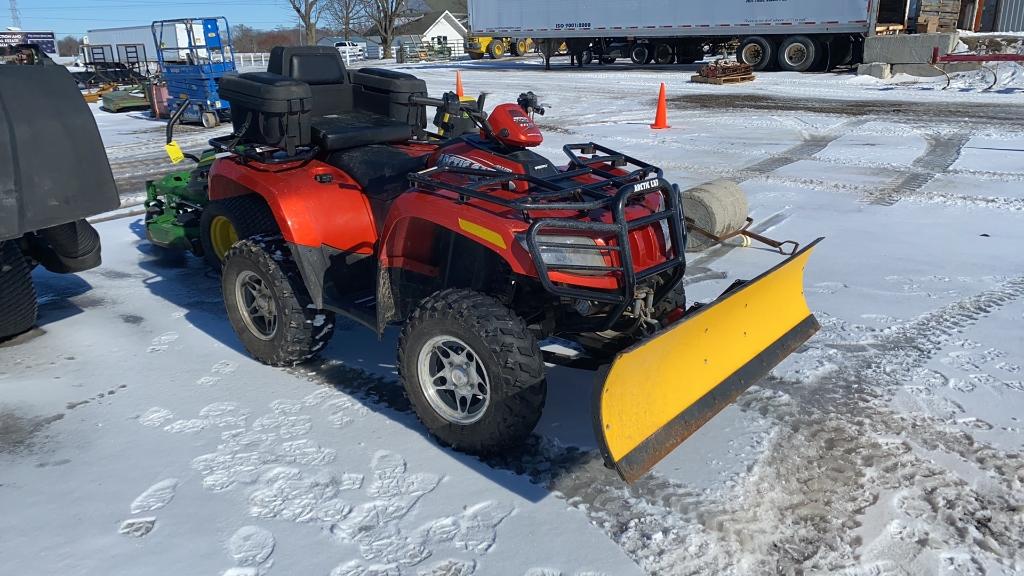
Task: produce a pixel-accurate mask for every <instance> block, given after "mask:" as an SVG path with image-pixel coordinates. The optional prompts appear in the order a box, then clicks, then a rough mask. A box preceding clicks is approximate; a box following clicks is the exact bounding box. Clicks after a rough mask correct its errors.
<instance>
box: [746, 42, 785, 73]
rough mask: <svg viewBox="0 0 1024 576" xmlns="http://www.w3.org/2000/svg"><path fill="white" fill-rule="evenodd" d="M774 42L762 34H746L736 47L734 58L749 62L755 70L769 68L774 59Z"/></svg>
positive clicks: (773, 64) (759, 70) (772, 65)
mask: <svg viewBox="0 0 1024 576" xmlns="http://www.w3.org/2000/svg"><path fill="white" fill-rule="evenodd" d="M776 51H777V49H776V45H775V42H774V41H772V40H771V39H769V38H765V37H764V36H747V37H746V38H744V39H743V40H742V41H741V42H740V46H739V48H737V49H736V60H737V61H738V62H739V63H740V64H749V65H750V67H751V68H753V69H754V71H755V72H763V71H765V70H771V69H772V68H773V67H774V66H775V61H776Z"/></svg>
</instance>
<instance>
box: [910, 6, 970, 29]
mask: <svg viewBox="0 0 1024 576" xmlns="http://www.w3.org/2000/svg"><path fill="white" fill-rule="evenodd" d="M959 21H960V0H921V13H920V14H918V16H917V29H918V31H929V32H933V31H934V32H956V27H957V23H958V22H959ZM933 22H934V23H933Z"/></svg>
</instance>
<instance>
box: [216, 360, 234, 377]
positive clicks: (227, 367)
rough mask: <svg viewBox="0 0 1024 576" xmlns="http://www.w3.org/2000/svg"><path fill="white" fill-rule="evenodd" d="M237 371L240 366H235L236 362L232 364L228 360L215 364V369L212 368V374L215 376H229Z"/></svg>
mask: <svg viewBox="0 0 1024 576" xmlns="http://www.w3.org/2000/svg"><path fill="white" fill-rule="evenodd" d="M237 369H238V364H235V363H234V362H230V361H228V360H221V361H220V362H217V363H216V364H214V365H213V368H210V372H213V373H214V374H224V375H228V374H231V373H232V372H234V371H235V370H237Z"/></svg>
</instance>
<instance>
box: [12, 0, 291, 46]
mask: <svg viewBox="0 0 1024 576" xmlns="http://www.w3.org/2000/svg"><path fill="white" fill-rule="evenodd" d="M8 2H9V0H0V30H3V29H5V28H6V27H8V26H11V16H10V11H9V10H8V5H7V4H8ZM18 12H19V13H20V15H21V29H22V30H41V31H51V30H52V31H54V32H56V34H57V37H58V38H60V37H63V36H66V35H68V34H70V35H73V36H82V35H84V34H85V33H86V31H87V30H91V29H96V28H117V27H123V26H148V25H149V24H150V22H152V21H154V20H167V19H171V18H189V17H192V18H195V17H204V16H224V17H226V18H227V19H228V23H229V24H232V25H237V24H246V25H248V26H252V27H253V28H262V29H270V28H275V27H277V26H287V27H291V26H294V25H295V24H296V22H297V18H296V17H295V13H294V12H293V11H292V9H291V8H290V7H289V6H288V2H287V0H218V1H215V2H202V1H200V0H180V1H171V0H18Z"/></svg>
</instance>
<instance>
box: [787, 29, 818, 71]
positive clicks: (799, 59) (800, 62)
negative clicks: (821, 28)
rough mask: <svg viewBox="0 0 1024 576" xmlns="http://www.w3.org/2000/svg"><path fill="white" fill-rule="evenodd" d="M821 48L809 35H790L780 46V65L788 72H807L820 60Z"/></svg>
mask: <svg viewBox="0 0 1024 576" xmlns="http://www.w3.org/2000/svg"><path fill="white" fill-rule="evenodd" d="M820 52H821V48H820V47H819V45H818V42H817V41H816V40H814V39H813V38H810V37H808V36H802V35H801V36H790V37H789V38H786V39H785V40H783V41H782V44H781V45H780V46H779V67H780V68H782V69H783V70H786V71H787V72H807V71H808V70H810V69H811V68H812V67H813V66H814V65H815V63H816V62H817V61H818V55H819V54H820Z"/></svg>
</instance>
